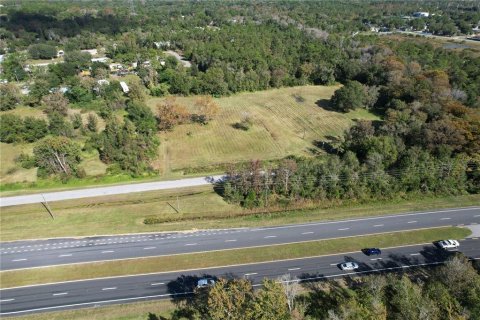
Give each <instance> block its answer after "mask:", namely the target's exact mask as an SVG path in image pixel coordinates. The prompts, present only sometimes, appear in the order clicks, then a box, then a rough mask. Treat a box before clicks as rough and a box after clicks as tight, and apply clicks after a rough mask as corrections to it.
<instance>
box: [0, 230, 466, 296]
mask: <svg viewBox="0 0 480 320" xmlns="http://www.w3.org/2000/svg"><path fill="white" fill-rule="evenodd" d="M470 233H471V231H470V230H468V229H464V228H457V227H449V228H432V229H423V230H414V231H406V232H392V233H383V234H377V235H369V236H361V237H350V238H348V237H346V238H338V239H331V240H320V241H308V242H302V243H292V244H282V245H273V246H264V247H255V248H244V249H232V250H219V251H214V252H213V251H212V252H202V253H190V254H180V255H173V256H164V257H152V258H141V259H133V260H115V261H106V262H94V263H85V264H76V265H65V266H54V267H45V268H35V269H25V270H12V271H2V272H0V277H1V279H2V281H1V287H2V288H11V287H17V286H25V285H32V284H41V283H52V282H61V281H70V280H80V279H92V278H99V277H108V276H122V275H133V274H142V273H152V272H168V271H176V270H188V269H192V268H193V269H200V268H209V267H215V266H226V265H234V264H244V263H256V262H266V261H275V260H282V259H294V258H303V257H313V256H320V255H328V254H339V253H348V252H355V251H360V250H361V249H362V248H370V247H379V248H388V247H392V246H402V245H411V244H423V243H429V242H432V241H435V240H438V239H445V238H447V239H462V238H465V237H466V236H468V235H469V234H470Z"/></svg>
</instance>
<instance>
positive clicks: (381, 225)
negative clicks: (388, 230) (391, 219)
mask: <svg viewBox="0 0 480 320" xmlns="http://www.w3.org/2000/svg"><path fill="white" fill-rule="evenodd" d="M374 227H383V224H376V225H374Z"/></svg>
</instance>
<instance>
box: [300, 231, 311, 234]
mask: <svg viewBox="0 0 480 320" xmlns="http://www.w3.org/2000/svg"><path fill="white" fill-rule="evenodd" d="M312 233H313V231H309V232H303V233H302V234H312Z"/></svg>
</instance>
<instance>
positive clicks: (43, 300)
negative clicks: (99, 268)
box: [0, 239, 480, 316]
mask: <svg viewBox="0 0 480 320" xmlns="http://www.w3.org/2000/svg"><path fill="white" fill-rule="evenodd" d="M459 251H461V252H463V253H464V254H465V255H466V256H468V257H470V258H472V259H478V258H479V257H480V240H478V239H477V240H474V239H465V240H461V241H460V248H459ZM451 254H452V253H451V252H448V251H444V250H441V249H438V248H436V247H435V246H433V245H432V244H424V245H414V246H406V247H397V248H391V249H385V248H384V249H383V250H382V254H381V255H380V256H370V257H368V256H366V255H364V254H363V253H361V252H355V253H346V254H345V253H344V254H337V255H330V256H322V257H316V258H306V259H292V260H283V261H275V262H267V263H257V264H248V265H237V266H228V267H218V268H211V269H201V270H190V271H183V272H182V271H180V272H170V273H157V274H148V275H140V276H127V277H113V278H104V279H96V280H84V281H73V282H64V283H57V284H49V285H38V286H30V287H22V288H12V289H4V290H0V296H1V298H0V299H1V300H0V308H1V313H0V316H8V315H21V314H26V313H34V312H42V311H43V312H44V311H55V310H65V309H73V308H82V307H93V306H100V305H106V304H116V303H117V304H118V303H127V302H134V301H142V300H152V299H162V298H163V299H171V298H173V297H175V298H181V297H182V296H184V295H185V293H189V292H192V290H193V288H194V286H195V285H196V282H197V280H198V278H199V277H204V276H208V277H212V278H220V277H222V278H227V277H228V278H230V277H235V278H248V279H250V280H252V282H253V284H254V285H255V286H258V285H259V284H260V282H261V280H262V279H263V278H265V277H267V278H274V279H275V278H277V277H279V276H281V275H283V274H287V273H289V274H290V275H291V276H292V277H293V276H296V277H298V278H300V279H306V280H309V279H310V280H315V279H322V278H335V277H342V276H346V275H353V274H360V275H364V274H369V273H372V272H376V271H399V270H405V269H407V268H411V267H416V266H425V265H426V266H434V265H438V264H441V263H442V262H443V261H445V260H446V259H447V258H448V257H449V256H450V255H451ZM344 261H356V262H357V263H358V264H359V266H360V268H359V269H358V270H357V271H356V272H346V271H341V270H340V269H339V268H338V264H339V263H342V262H344Z"/></svg>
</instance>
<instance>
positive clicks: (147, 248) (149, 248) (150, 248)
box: [143, 247, 157, 250]
mask: <svg viewBox="0 0 480 320" xmlns="http://www.w3.org/2000/svg"><path fill="white" fill-rule="evenodd" d="M156 248H157V247H146V248H143V250H152V249H156Z"/></svg>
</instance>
